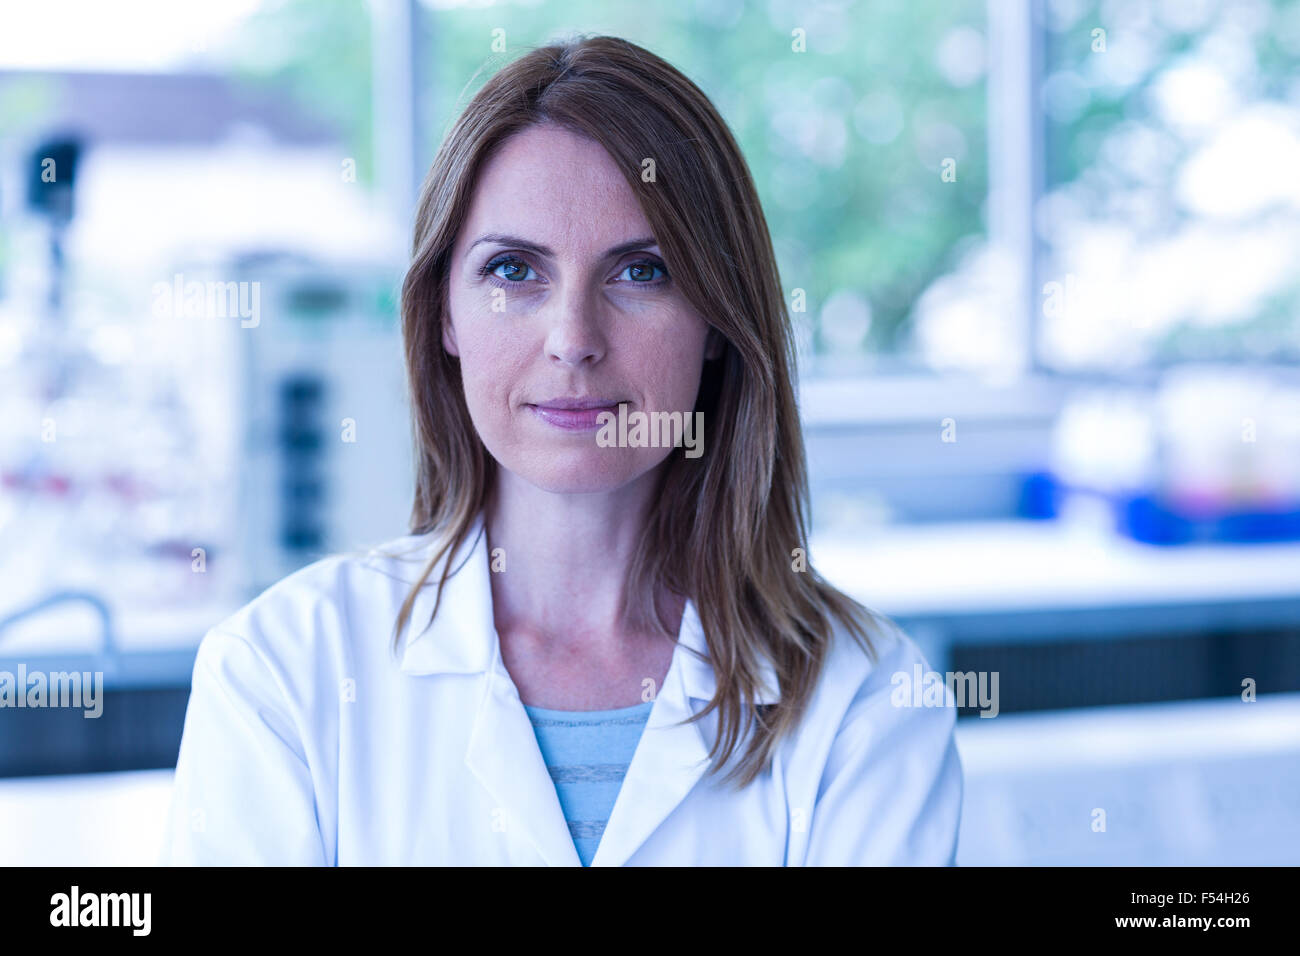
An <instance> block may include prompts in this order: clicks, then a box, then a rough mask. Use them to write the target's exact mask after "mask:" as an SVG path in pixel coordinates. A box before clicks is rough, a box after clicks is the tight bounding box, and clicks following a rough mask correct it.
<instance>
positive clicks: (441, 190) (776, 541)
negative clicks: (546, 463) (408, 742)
mask: <svg viewBox="0 0 1300 956" xmlns="http://www.w3.org/2000/svg"><path fill="white" fill-rule="evenodd" d="M541 123H548V124H555V125H558V126H560V127H562V128H565V129H567V130H569V131H571V132H573V133H576V134H579V135H583V136H586V137H589V138H590V139H592V140H594V141H596V142H597V143H599V144H600V145H601V146H602V147H604V149H605V150H606V151H607V152H608V153H609V155H610V156H611V157H612V158H613V160H614V162H615V164H616V165H617V166H618V167H619V168H620V169H621V170H622V171H623V172H624V174H625V175H626V177H627V182H628V184H629V185H630V186H631V188H632V191H633V192H634V193H635V194H636V197H637V199H638V201H639V203H640V205H641V208H642V210H643V211H644V214H645V216H646V218H647V220H648V221H649V223H650V225H651V228H652V229H653V230H654V236H655V239H656V241H657V242H658V243H659V246H660V248H661V250H662V251H663V254H664V259H665V261H666V263H667V266H668V272H669V274H670V275H672V276H673V281H674V282H675V283H676V284H677V286H678V287H679V289H680V290H681V292H682V293H683V295H684V297H685V298H686V300H687V301H688V302H689V303H690V304H691V305H692V306H693V307H694V309H695V311H696V312H697V313H698V314H699V315H701V316H704V317H705V319H706V321H707V322H708V323H709V325H710V326H711V327H712V328H714V329H716V330H717V332H718V333H720V334H721V336H722V338H723V339H724V340H725V344H724V347H723V352H722V355H721V356H720V357H719V358H716V359H712V360H709V361H706V362H705V364H704V371H703V373H702V378H701V383H700V392H699V398H698V400H697V404H696V410H697V411H702V412H703V413H704V415H705V419H704V420H705V421H706V422H708V423H710V426H711V427H710V429H709V431H710V441H709V443H708V448H707V450H706V451H705V453H704V454H703V455H702V456H700V457H698V458H693V459H688V458H686V457H685V456H684V449H674V450H673V452H672V454H671V456H670V458H669V460H668V462H667V464H666V466H665V467H664V471H663V476H662V485H661V486H660V493H659V494H658V495H657V497H656V499H655V503H654V504H653V505H652V506H651V507H652V510H651V513H650V516H649V518H648V521H647V527H646V529H645V533H644V535H643V536H642V538H641V542H640V545H639V548H638V550H637V552H636V554H635V556H634V558H633V560H632V564H631V567H630V569H629V575H630V577H629V585H630V587H629V595H630V596H629V599H628V600H629V604H628V607H627V608H625V611H626V613H627V615H628V619H629V621H631V622H635V623H636V624H637V625H638V626H640V625H642V624H644V625H648V627H649V629H652V630H655V631H659V632H663V633H665V634H668V635H669V636H670V637H676V633H675V632H674V631H673V629H672V628H671V625H670V623H669V622H666V621H664V620H663V619H662V617H661V615H660V610H659V603H658V601H657V600H656V595H659V594H661V593H663V592H664V590H665V589H666V590H667V591H670V592H672V593H675V594H678V595H686V596H688V597H689V598H690V599H691V600H692V601H693V602H694V604H695V607H696V609H697V611H698V613H699V617H700V623H701V624H702V626H703V630H704V633H705V639H706V641H707V645H708V651H709V658H710V663H711V665H712V667H713V670H714V673H715V677H716V681H717V692H716V694H715V696H714V698H713V700H711V701H710V702H709V704H708V705H707V707H706V708H705V709H704V710H703V711H702V712H701V713H699V714H696V715H695V716H694V717H693V718H692V719H693V720H700V719H702V718H703V717H705V716H706V715H707V714H709V713H710V712H712V711H714V710H717V711H718V712H719V718H718V733H717V738H716V740H715V741H714V744H713V747H712V749H711V750H710V753H709V757H710V760H711V766H710V767H709V771H710V772H711V773H716V772H717V771H718V769H719V768H720V767H721V766H722V765H724V764H726V763H727V762H728V761H730V760H731V758H732V756H733V754H734V753H735V752H736V750H737V747H738V746H739V742H740V740H741V739H742V738H743V737H746V736H748V739H749V743H748V746H747V748H746V750H745V751H744V755H743V758H742V759H741V760H740V762H739V763H738V765H736V766H735V767H733V768H732V770H731V771H730V772H729V773H728V774H727V776H726V778H724V779H725V780H727V781H735V780H739V786H740V787H744V786H747V785H748V784H749V783H750V782H751V781H753V779H754V778H755V777H756V776H758V775H759V774H760V773H762V772H763V771H764V770H765V768H766V767H767V766H768V764H769V761H770V758H771V756H772V754H773V752H774V750H775V748H776V747H777V745H778V743H779V742H780V741H781V740H782V739H783V738H785V736H786V735H787V734H789V733H790V732H791V731H792V730H793V729H794V728H795V727H796V726H797V724H798V722H799V719H800V717H801V715H802V713H803V711H804V709H805V707H806V704H807V702H808V700H809V698H810V697H811V696H812V693H813V691H814V690H815V687H816V684H817V680H818V676H819V674H820V673H821V670H822V667H823V664H824V662H825V661H826V659H827V656H828V649H829V646H830V644H831V640H832V635H833V631H834V629H835V626H836V624H837V623H838V624H839V625H841V626H842V627H843V628H844V630H845V631H846V632H847V633H849V634H852V635H853V636H854V637H855V638H856V639H857V640H858V641H859V642H860V643H861V644H862V645H863V647H864V649H865V650H866V652H867V654H869V655H871V656H873V657H874V656H875V651H874V649H873V647H872V643H871V638H870V636H869V631H872V630H873V629H875V628H877V627H881V626H887V625H884V624H883V619H882V618H881V617H880V616H878V615H876V614H875V613H874V612H872V611H870V610H868V609H866V608H864V607H862V606H861V605H859V604H857V603H856V602H854V601H853V600H851V599H850V598H849V597H847V596H846V595H844V594H843V593H841V592H840V591H838V590H836V589H835V588H834V587H832V586H831V585H830V584H828V583H827V582H826V581H825V580H824V579H823V578H821V577H820V576H819V575H818V574H817V573H816V571H814V570H813V568H812V567H811V566H808V565H807V564H806V562H805V561H804V559H803V555H804V554H805V553H806V548H807V536H806V528H807V511H808V487H807V475H806V466H805V460H804V447H803V437H802V434H801V433H800V427H799V416H798V409H797V407H796V402H795V383H794V376H795V352H794V344H793V335H792V333H791V327H790V316H789V313H788V311H787V309H786V305H785V300H784V296H783V294H782V291H781V283H780V277H779V275H778V271H777V266H776V257H775V255H774V253H773V251H772V241H771V237H770V235H769V234H768V229H767V222H766V220H765V218H764V216H763V211H762V209H761V207H760V206H759V200H758V194H757V192H756V190H755V189H754V183H753V180H752V177H751V176H750V173H749V169H748V167H747V165H746V163H745V160H744V157H743V156H742V154H741V152H740V149H739V147H738V146H737V145H736V142H735V139H734V138H733V137H732V134H731V131H730V130H729V129H728V128H727V125H726V123H725V122H724V121H723V119H722V118H721V116H719V114H718V112H717V110H716V109H715V108H714V106H713V104H712V103H711V102H710V101H709V99H708V98H707V97H706V96H705V95H704V93H703V92H701V90H700V89H699V88H698V87H697V86H696V85H695V84H694V83H692V82H691V81H690V80H689V79H687V78H686V77H685V76H683V75H682V74H681V73H680V72H678V71H677V70H676V69H674V68H673V67H672V66H670V65H669V64H668V63H667V62H665V61H664V60H662V59H661V58H659V57H658V56H655V55H654V54H653V53H651V52H649V51H648V50H646V49H644V48H642V47H639V46H637V45H635V44H633V43H630V42H628V41H626V40H623V39H619V38H616V37H608V36H595V37H578V38H574V39H571V40H569V41H567V42H561V43H555V44H552V45H548V46H543V47H540V48H535V49H532V50H530V51H529V52H527V53H526V54H524V55H522V56H520V57H519V58H518V59H516V60H514V61H512V62H510V63H509V64H507V65H506V66H504V67H503V68H502V69H500V70H499V71H498V72H497V73H495V74H494V75H493V76H492V77H491V78H490V79H489V80H488V81H487V83H486V84H485V85H484V86H483V87H482V89H480V90H479V91H478V93H476V94H475V95H474V97H473V99H472V100H471V101H470V103H469V104H468V106H467V107H466V108H465V110H464V111H463V113H461V115H460V116H459V118H458V119H457V120H456V122H455V124H454V125H453V127H452V128H451V130H450V131H449V132H448V133H447V135H446V138H445V139H444V141H443V143H442V145H441V148H440V149H439V151H438V154H437V156H436V158H435V159H434V161H433V165H432V167H431V168H430V170H429V174H428V177H427V178H426V179H425V182H424V186H423V189H422V190H421V194H420V200H419V207H418V210H417V214H416V221H415V237H414V245H413V257H412V262H411V266H410V269H409V271H408V272H407V275H406V278H405V281H404V282H403V286H402V335H403V339H404V343H405V350H406V365H407V372H408V377H409V387H410V396H411V407H412V414H413V430H414V439H415V459H416V483H415V502H414V506H413V508H412V511H411V532H412V533H413V534H420V535H422V534H432V535H433V541H434V547H433V553H432V557H431V558H430V559H429V561H428V563H427V564H426V566H425V567H424V570H423V573H422V575H421V576H420V577H419V579H418V581H417V583H416V585H415V587H414V588H413V589H412V591H411V593H410V594H409V595H408V597H407V598H406V600H405V602H404V603H403V605H402V608H401V611H400V614H399V616H398V619H397V622H396V627H395V632H394V633H395V641H396V639H397V638H398V637H400V634H401V631H402V629H403V628H404V627H405V626H406V624H407V623H408V621H409V618H410V615H411V609H412V606H413V605H414V602H415V599H416V596H417V592H418V591H419V589H420V588H421V587H423V586H424V585H425V582H426V581H427V580H428V579H429V576H430V575H431V574H432V572H433V571H434V569H435V568H436V567H437V566H438V564H439V563H441V562H442V559H443V557H444V556H447V558H448V560H447V561H446V563H445V565H444V567H443V570H442V573H441V575H440V577H439V580H438V590H437V595H436V597H435V601H434V609H433V614H432V616H436V615H437V613H438V606H439V604H440V602H441V598H442V589H443V585H444V584H445V583H446V581H447V578H448V575H449V574H451V573H454V570H453V569H452V568H451V567H450V565H451V560H450V557H451V556H452V555H454V554H456V553H457V551H458V550H459V548H460V546H461V544H462V543H463V542H464V540H465V538H466V537H467V536H468V533H469V531H470V529H471V527H472V526H473V525H474V523H475V518H476V516H477V515H478V514H479V512H480V511H481V510H482V509H483V508H484V507H485V505H486V504H487V503H488V500H489V496H490V494H491V492H492V487H493V482H494V479H495V475H496V471H495V469H496V462H495V461H494V460H493V459H492V458H491V456H490V455H489V454H488V452H487V449H486V448H485V447H484V445H483V443H482V441H481V440H480V439H479V437H478V434H477V432H476V431H475V429H474V426H473V424H472V422H471V420H470V415H469V409H468V407H467V405H466V402H465V396H464V390H463V385H462V382H461V374H460V365H459V361H458V359H456V358H455V357H453V356H451V355H449V354H447V352H446V351H445V350H444V348H443V347H442V328H443V323H444V322H445V321H447V314H446V309H447V278H448V267H449V261H448V260H449V259H450V256H451V251H452V248H453V246H454V244H455V241H456V238H457V232H458V230H459V228H460V226H461V224H462V223H463V222H464V221H465V218H466V216H467V214H468V210H469V205H470V200H471V196H472V191H473V188H474V185H475V182H476V178H477V176H478V173H479V171H480V169H481V168H482V166H483V164H484V162H485V161H486V159H488V158H489V157H490V156H491V155H492V154H493V152H494V150H496V149H497V148H498V147H499V146H500V145H501V144H502V143H503V142H504V141H505V140H506V138H507V137H509V136H511V135H512V134H514V133H517V132H519V131H521V130H523V129H525V128H528V127H531V126H534V125H537V124H541ZM799 549H804V550H802V551H801V550H799ZM432 616H431V620H432ZM764 659H766V660H767V661H769V662H770V663H771V664H772V666H773V668H774V670H775V672H776V675H777V678H778V680H779V682H780V701H779V703H776V704H772V705H768V706H765V707H757V708H755V707H750V706H749V704H750V703H752V700H753V695H754V693H755V692H756V690H757V686H758V682H759V674H760V670H759V665H760V663H761V661H763V660H764ZM751 729H752V730H753V731H754V732H753V733H752V734H748V733H747V731H748V730H751Z"/></svg>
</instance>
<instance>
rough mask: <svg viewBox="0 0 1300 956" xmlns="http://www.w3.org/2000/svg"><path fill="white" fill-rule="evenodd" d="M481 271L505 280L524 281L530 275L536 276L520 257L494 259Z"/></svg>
mask: <svg viewBox="0 0 1300 956" xmlns="http://www.w3.org/2000/svg"><path fill="white" fill-rule="evenodd" d="M482 271H483V272H484V273H485V274H487V273H490V274H492V275H495V276H497V277H498V278H501V279H505V280H506V281H507V282H525V281H527V280H528V279H529V278H530V277H531V278H534V279H535V278H537V276H536V275H535V274H533V270H532V268H531V267H530V266H529V265H528V263H526V262H524V261H523V260H521V259H494V260H493V261H491V262H489V263H488V264H487V265H486V266H484V267H483V270H482Z"/></svg>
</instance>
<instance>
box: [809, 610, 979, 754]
mask: <svg viewBox="0 0 1300 956" xmlns="http://www.w3.org/2000/svg"><path fill="white" fill-rule="evenodd" d="M864 617H865V619H866V623H867V624H868V625H869V626H868V628H867V635H868V638H869V643H870V650H868V649H866V648H864V647H863V645H862V643H861V642H860V641H859V640H857V639H856V637H855V636H854V635H853V634H851V633H850V632H849V631H848V629H847V628H846V627H845V626H844V625H842V624H840V623H838V622H837V624H836V626H835V628H834V631H833V635H832V638H831V642H830V646H829V648H828V653H827V656H826V661H825V664H824V666H823V670H822V673H821V675H820V677H819V679H818V683H817V686H816V690H815V692H814V694H813V697H812V700H811V701H810V705H809V711H808V727H809V729H810V730H811V731H812V732H813V734H814V738H815V739H813V740H806V741H805V744H806V745H808V746H810V748H811V750H812V751H813V752H816V753H820V754H826V755H827V756H830V755H831V754H832V752H833V751H835V750H837V749H843V748H845V747H851V748H858V747H863V746H869V745H870V744H871V743H872V742H875V743H879V742H881V741H882V740H883V739H885V738H887V737H893V738H895V739H900V738H902V737H907V738H916V737H919V736H929V737H933V738H934V739H935V740H936V742H943V741H946V740H947V739H948V738H950V737H951V735H952V729H953V727H954V725H955V723H956V710H955V708H954V707H953V706H952V695H951V694H950V693H947V692H946V689H945V688H944V687H943V685H942V684H937V685H936V684H934V683H932V682H931V681H930V680H929V679H928V678H929V675H930V673H931V671H930V664H929V662H928V661H927V659H926V657H925V654H924V653H923V652H922V650H921V648H920V647H919V646H918V645H917V644H916V642H915V641H914V640H913V639H912V638H911V637H910V636H909V635H908V634H907V632H906V631H905V630H904V629H903V628H902V627H901V626H900V625H898V624H897V623H896V622H895V621H893V620H892V619H890V618H889V617H887V616H886V615H884V614H880V613H878V612H875V611H869V610H868V611H867V612H866V614H865V615H864ZM918 681H921V682H922V685H923V686H922V687H921V688H919V689H918V690H917V692H915V693H914V691H913V685H914V684H915V683H916V682H918ZM936 687H937V688H938V692H939V695H940V696H937V697H936V694H935V693H934V690H935V688H936ZM926 688H928V689H929V693H928V694H927V695H926V696H925V697H924V700H923V706H914V705H915V704H916V703H918V701H917V700H916V698H917V696H918V694H919V691H920V690H924V689H926Z"/></svg>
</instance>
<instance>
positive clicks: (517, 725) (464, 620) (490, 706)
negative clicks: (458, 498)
mask: <svg viewBox="0 0 1300 956" xmlns="http://www.w3.org/2000/svg"><path fill="white" fill-rule="evenodd" d="M452 560H453V562H454V563H453V565H452V567H453V568H459V570H458V571H456V573H455V574H453V575H452V576H451V577H450V578H448V579H447V584H446V586H445V587H444V589H443V592H442V606H441V607H440V608H439V609H438V615H437V617H436V618H434V621H433V624H432V626H431V627H429V629H428V630H427V631H426V632H424V633H423V634H420V635H419V636H418V637H417V638H415V639H414V640H412V641H410V642H408V644H407V645H406V648H405V651H404V653H403V657H402V670H403V671H404V672H406V673H408V674H412V675H427V674H476V673H477V674H482V675H483V695H482V697H481V698H480V699H479V704H478V708H477V710H476V711H475V713H474V716H473V721H474V723H473V727H472V728H471V729H470V735H469V744H468V746H467V748H466V752H465V765H466V766H467V767H468V768H469V770H470V772H472V773H473V774H474V776H475V777H476V778H477V779H478V781H479V782H480V783H481V784H482V785H483V787H484V788H485V789H486V790H487V791H488V792H489V793H490V794H491V795H492V799H493V801H495V803H494V806H493V815H492V819H491V820H490V821H486V822H485V823H484V824H483V825H484V826H491V827H492V828H493V831H494V833H496V834H497V835H498V836H499V838H500V839H502V840H508V839H510V838H511V837H512V836H519V835H520V834H522V835H523V836H524V837H525V838H526V839H527V840H528V841H530V842H531V843H532V844H533V845H534V846H535V847H536V848H537V851H538V853H539V854H541V857H542V859H543V860H545V861H546V863H547V864H548V865H551V866H580V865H581V864H582V860H581V859H580V858H579V857H578V851H577V848H576V847H575V846H574V844H573V837H572V836H571V835H570V833H569V827H568V824H567V823H566V822H565V819H564V810H563V808H562V807H561V806H560V800H559V797H558V796H557V794H556V791H555V784H554V782H553V781H552V780H551V775H550V773H549V772H548V771H547V769H546V762H545V760H544V759H543V757H542V753H541V750H540V748H539V747H538V745H537V736H536V733H535V732H534V730H533V725H532V723H531V722H530V721H529V719H528V714H527V713H526V712H525V711H524V707H523V704H522V703H521V702H520V700H519V692H518V690H517V689H516V688H515V685H514V681H512V680H511V679H510V673H509V672H508V671H507V670H506V669H505V665H504V664H503V663H502V661H501V647H500V639H499V637H498V635H497V632H496V627H495V624H494V623H493V615H492V588H491V584H490V582H489V579H488V574H489V570H488V551H487V537H486V535H485V534H484V533H483V520H482V516H481V515H480V516H479V518H478V520H477V522H476V524H475V526H474V528H473V529H472V530H471V531H470V533H469V537H468V538H467V539H466V542H465V544H464V545H462V547H461V550H460V552H459V553H458V554H457V555H456V556H455V557H454V558H453V559H452ZM440 570H441V569H440V568H439V569H438V571H439V572H440ZM436 573H437V572H435V574H436ZM436 586H437V582H436V578H435V580H434V582H433V583H432V584H430V585H428V586H427V587H425V588H424V589H422V591H421V595H420V600H419V601H418V602H417V603H416V605H415V610H414V613H413V616H412V620H413V621H418V622H419V626H420V627H422V626H423V624H424V622H426V621H428V618H429V614H430V613H431V612H432V610H433V592H434V589H435V588H436ZM418 615H423V616H422V617H421V616H418ZM418 630H419V628H418V627H417V628H416V631H417V633H418ZM498 811H499V812H498ZM485 862H487V861H486V860H485ZM512 862H515V861H512Z"/></svg>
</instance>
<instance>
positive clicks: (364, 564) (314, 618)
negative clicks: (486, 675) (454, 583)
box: [199, 535, 433, 672]
mask: <svg viewBox="0 0 1300 956" xmlns="http://www.w3.org/2000/svg"><path fill="white" fill-rule="evenodd" d="M432 546H433V541H432V536H431V535H404V536H402V537H398V538H392V539H389V540H387V541H384V542H382V543H380V544H378V545H375V546H374V547H372V548H369V549H364V550H358V551H351V552H342V553H337V554H332V555H329V556H327V557H324V558H321V559H319V560H317V561H314V562H312V563H311V564H308V565H306V566H305V567H302V568H300V569H298V570H297V571H295V572H293V573H292V574H290V575H287V576H286V577H284V578H282V579H281V580H279V581H277V582H275V583H274V584H272V585H271V586H270V587H268V588H266V589H265V590H264V591H262V592H261V593H260V594H259V595H257V596H256V597H255V598H253V599H252V600H250V601H249V602H248V603H247V604H245V605H244V606H243V607H241V608H239V609H238V610H237V611H235V612H234V613H233V614H231V615H229V616H228V617H226V618H225V619H224V620H222V621H220V622H218V623H217V624H216V625H215V626H213V627H212V629H211V630H210V631H208V633H207V634H206V635H205V636H204V638H203V640H202V642H201V643H200V645H199V657H200V659H201V660H202V659H205V658H206V659H208V660H210V661H211V660H212V659H214V658H218V657H221V656H223V655H227V654H230V653H236V652H237V653H243V654H245V655H246V654H247V653H248V652H249V651H251V652H253V653H254V654H255V655H256V656H257V657H259V658H261V659H262V661H263V662H264V663H265V665H266V666H267V667H268V668H269V669H271V670H273V671H281V672H289V671H297V670H300V669H301V668H302V666H303V665H304V663H305V662H307V661H313V662H315V663H316V664H317V665H319V664H321V663H323V662H325V661H329V660H338V659H341V658H347V657H350V656H352V652H353V650H354V649H355V648H354V646H353V645H355V644H356V643H357V642H358V641H359V640H362V639H364V640H366V641H368V642H370V643H372V644H377V646H379V647H383V646H385V645H384V643H383V641H382V640H379V641H376V640H375V637H374V636H375V634H376V633H378V631H379V630H381V629H382V627H381V625H382V624H383V623H384V622H386V623H387V625H388V626H389V627H390V628H391V626H392V624H393V621H394V620H395V619H396V616H397V613H398V610H399V609H400V607H401V605H402V602H403V601H404V600H405V598H406V596H407V594H409V593H410V590H411V589H412V588H413V587H414V586H415V584H416V583H417V582H418V581H419V579H420V575H421V574H422V572H423V570H424V567H425V565H426V564H427V562H428V560H429V557H430V552H431V548H432ZM390 616H391V618H392V620H388V618H389V617H390Z"/></svg>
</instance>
